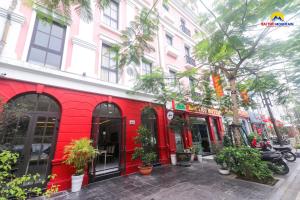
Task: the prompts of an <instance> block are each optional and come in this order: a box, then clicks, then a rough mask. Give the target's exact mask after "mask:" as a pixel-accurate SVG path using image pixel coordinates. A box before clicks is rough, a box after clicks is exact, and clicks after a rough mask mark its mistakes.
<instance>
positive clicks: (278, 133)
mask: <svg viewBox="0 0 300 200" xmlns="http://www.w3.org/2000/svg"><path fill="white" fill-rule="evenodd" d="M262 96H263V100H264V102H265V105H266V107H267V109H268V112H269V115H270V119H271V122H272V124H273V127H274V131H275V134H276V136H277V142H278V143H279V144H280V146H282V145H283V141H282V136H281V134H280V131H279V130H278V127H277V125H276V119H275V118H274V115H273V112H272V109H271V107H270V104H271V102H270V99H269V98H268V97H267V96H266V94H265V93H262Z"/></svg>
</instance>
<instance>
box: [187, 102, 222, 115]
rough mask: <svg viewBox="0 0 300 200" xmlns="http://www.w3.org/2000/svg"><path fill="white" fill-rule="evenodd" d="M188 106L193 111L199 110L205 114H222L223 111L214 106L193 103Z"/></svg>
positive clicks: (198, 111)
mask: <svg viewBox="0 0 300 200" xmlns="http://www.w3.org/2000/svg"><path fill="white" fill-rule="evenodd" d="M188 108H189V109H188V110H189V111H191V112H197V113H201V114H205V115H217V116H221V112H220V111H219V110H216V109H212V108H206V107H202V106H199V105H192V104H189V106H188Z"/></svg>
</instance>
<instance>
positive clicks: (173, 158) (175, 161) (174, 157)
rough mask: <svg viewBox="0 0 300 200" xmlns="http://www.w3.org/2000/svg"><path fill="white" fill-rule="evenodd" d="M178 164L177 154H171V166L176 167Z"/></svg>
mask: <svg viewBox="0 0 300 200" xmlns="http://www.w3.org/2000/svg"><path fill="white" fill-rule="evenodd" d="M176 163H177V158H176V153H171V164H172V165H176Z"/></svg>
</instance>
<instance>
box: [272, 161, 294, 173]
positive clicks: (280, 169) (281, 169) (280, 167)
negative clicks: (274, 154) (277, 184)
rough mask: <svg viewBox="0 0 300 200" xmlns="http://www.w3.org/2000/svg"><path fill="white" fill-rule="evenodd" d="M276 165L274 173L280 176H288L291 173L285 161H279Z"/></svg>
mask: <svg viewBox="0 0 300 200" xmlns="http://www.w3.org/2000/svg"><path fill="white" fill-rule="evenodd" d="M274 164H275V168H276V169H275V170H274V172H275V173H276V174H279V175H286V174H288V173H289V171H290V169H289V167H288V166H287V164H286V163H285V162H284V161H283V160H281V159H280V160H278V161H277V162H276V163H274Z"/></svg>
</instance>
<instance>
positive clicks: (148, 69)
mask: <svg viewBox="0 0 300 200" xmlns="http://www.w3.org/2000/svg"><path fill="white" fill-rule="evenodd" d="M151 73H152V63H151V62H149V61H147V60H145V59H143V60H142V71H141V74H142V75H146V74H151Z"/></svg>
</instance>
